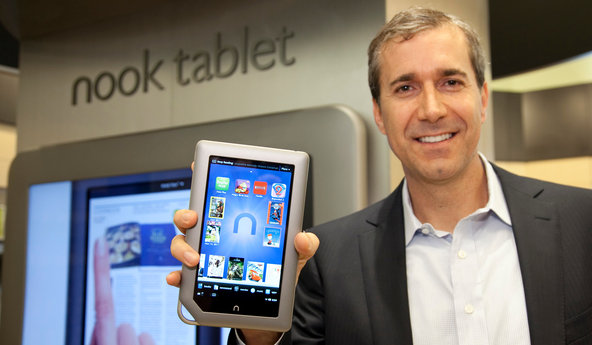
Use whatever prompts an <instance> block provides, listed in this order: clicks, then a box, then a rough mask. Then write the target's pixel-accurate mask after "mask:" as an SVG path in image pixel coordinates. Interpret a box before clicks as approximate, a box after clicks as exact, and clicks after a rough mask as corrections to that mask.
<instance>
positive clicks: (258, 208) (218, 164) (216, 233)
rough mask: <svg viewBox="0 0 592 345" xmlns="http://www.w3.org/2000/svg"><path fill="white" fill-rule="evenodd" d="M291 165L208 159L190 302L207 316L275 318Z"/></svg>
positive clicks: (220, 158) (278, 297)
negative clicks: (196, 260) (233, 315)
mask: <svg viewBox="0 0 592 345" xmlns="http://www.w3.org/2000/svg"><path fill="white" fill-rule="evenodd" d="M293 174H294V165H290V164H280V163H273V162H263V161H255V160H244V159H235V158H229V157H219V156H210V157H209V167H208V178H207V188H206V193H205V200H204V210H203V217H202V218H203V219H202V223H201V227H202V228H201V234H202V235H201V239H200V248H199V253H200V264H199V267H198V274H197V282H196V285H195V293H194V299H195V301H196V303H197V304H198V305H199V306H200V307H201V308H202V309H203V310H204V311H209V312H220V313H235V314H241V315H256V316H269V317H274V316H277V315H278V308H279V300H280V287H281V281H282V279H281V276H282V265H283V258H284V255H285V248H286V243H285V236H286V229H287V224H288V221H289V219H288V214H289V208H290V196H291V190H292V181H293Z"/></svg>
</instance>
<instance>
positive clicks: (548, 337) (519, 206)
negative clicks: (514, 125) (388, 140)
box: [495, 167, 565, 345]
mask: <svg viewBox="0 0 592 345" xmlns="http://www.w3.org/2000/svg"><path fill="white" fill-rule="evenodd" d="M495 169H496V172H497V174H498V176H499V178H500V181H501V183H502V188H503V191H504V195H505V198H506V203H507V204H508V209H509V210H510V217H511V219H512V227H513V229H514V236H515V238H516V247H517V249H518V258H519V260H520V270H521V272H522V281H523V284H524V294H525V297H526V309H527V312H528V324H529V330H530V339H531V344H532V345H544V344H548V345H556V344H563V343H564V341H565V332H564V327H563V325H564V317H563V315H564V310H563V300H564V290H563V281H564V280H563V266H562V263H563V260H562V251H561V233H560V231H559V229H560V227H559V219H558V218H559V217H558V215H557V210H556V208H555V206H554V205H553V204H552V203H548V202H544V201H541V200H539V199H537V198H538V197H539V196H540V195H542V193H543V192H544V191H543V189H542V188H541V187H540V185H537V183H536V182H534V181H531V180H525V179H521V178H519V177H517V176H515V175H512V174H510V173H508V172H506V171H504V170H501V169H499V168H497V167H495Z"/></svg>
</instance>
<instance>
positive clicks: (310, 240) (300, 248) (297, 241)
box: [294, 232, 320, 276]
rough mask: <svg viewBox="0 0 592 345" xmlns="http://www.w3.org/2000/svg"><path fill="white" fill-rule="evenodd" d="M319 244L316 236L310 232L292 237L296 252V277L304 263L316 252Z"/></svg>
mask: <svg viewBox="0 0 592 345" xmlns="http://www.w3.org/2000/svg"><path fill="white" fill-rule="evenodd" d="M319 243H320V241H319V238H318V237H317V235H315V234H313V233H311V232H301V233H298V234H296V237H294V247H295V248H296V251H297V252H298V271H297V272H298V276H299V275H300V271H301V270H302V268H303V267H304V265H306V262H307V261H308V260H309V259H310V258H312V257H313V255H314V254H315V253H316V252H317V249H318V248H319Z"/></svg>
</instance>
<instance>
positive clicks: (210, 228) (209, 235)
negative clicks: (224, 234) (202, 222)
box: [205, 220, 222, 244]
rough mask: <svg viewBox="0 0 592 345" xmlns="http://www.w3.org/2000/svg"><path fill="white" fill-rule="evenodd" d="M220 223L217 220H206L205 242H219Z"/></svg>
mask: <svg viewBox="0 0 592 345" xmlns="http://www.w3.org/2000/svg"><path fill="white" fill-rule="evenodd" d="M221 226H222V223H221V222H219V221H217V220H208V222H207V224H206V238H205V240H206V243H211V244H218V243H220V227H221Z"/></svg>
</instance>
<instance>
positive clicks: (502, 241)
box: [167, 8, 592, 345]
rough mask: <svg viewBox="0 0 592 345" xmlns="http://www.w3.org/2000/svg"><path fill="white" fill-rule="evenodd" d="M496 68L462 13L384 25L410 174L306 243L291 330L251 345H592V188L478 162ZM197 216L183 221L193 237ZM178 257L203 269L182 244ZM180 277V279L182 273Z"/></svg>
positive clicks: (378, 61) (390, 106)
mask: <svg viewBox="0 0 592 345" xmlns="http://www.w3.org/2000/svg"><path fill="white" fill-rule="evenodd" d="M484 69H485V68H484V59H483V53H482V49H481V47H480V46H479V41H478V38H477V36H476V34H475V33H474V31H473V30H472V29H471V28H470V27H469V26H468V25H467V24H465V23H464V22H462V21H460V20H458V19H457V18H455V17H453V16H450V15H446V14H444V13H442V12H439V11H434V10H430V9H422V8H413V9H410V10H407V11H403V12H401V13H399V14H397V15H396V16H395V17H394V18H393V19H392V20H391V21H390V22H389V23H387V24H386V25H385V27H384V28H383V29H382V31H381V32H380V33H379V34H378V35H377V37H376V38H375V39H374V40H373V41H372V43H371V45H370V48H369V82H370V88H371V91H372V96H373V111H374V119H375V121H376V124H377V126H378V129H379V130H380V131H381V132H382V133H383V134H385V135H386V137H387V139H388V143H389V145H390V147H391V149H392V150H393V152H394V153H395V154H396V155H397V157H398V158H399V159H400V160H401V162H402V165H403V170H404V172H405V179H404V181H403V182H402V183H401V185H399V187H398V188H397V189H396V190H395V191H394V192H393V193H392V194H391V195H390V196H388V197H387V198H386V199H384V200H383V201H381V202H379V203H377V204H375V205H372V206H370V207H368V208H367V209H365V210H362V211H360V212H357V213H355V214H353V215H350V216H347V217H344V218H342V219H338V220H335V221H333V222H330V223H327V224H324V225H321V226H318V227H315V228H313V229H311V232H308V233H303V234H300V235H299V236H298V237H297V238H296V241H295V246H296V249H297V251H298V252H299V253H300V256H301V262H300V266H299V268H300V269H302V266H303V265H304V263H306V261H307V260H308V259H310V260H309V262H308V263H307V264H306V266H305V267H304V268H303V269H302V271H301V274H300V277H299V282H298V287H297V296H296V303H295V310H294V322H293V327H292V330H291V331H290V332H289V333H286V334H284V335H279V334H273V333H267V332H258V331H249V330H243V331H238V333H239V334H240V337H241V338H242V340H243V341H245V342H246V343H247V344H265V343H269V344H273V343H274V342H276V341H278V339H280V340H279V341H280V343H290V342H293V343H299V344H321V343H322V344H325V343H326V344H411V343H414V344H438V345H440V344H470V345H476V344H512V345H514V344H549V345H557V344H576V343H577V344H592V216H590V215H588V214H589V213H590V210H592V192H591V191H588V190H582V189H576V188H570V187H565V186H558V185H554V184H550V183H546V182H541V181H536V180H532V179H526V178H521V177H518V176H515V175H512V174H510V173H508V172H506V171H503V170H502V169H499V168H497V167H495V166H493V165H492V164H490V163H489V162H487V160H486V159H485V158H484V157H482V156H480V155H479V154H478V152H477V143H478V141H479V136H480V130H481V125H482V124H483V122H484V121H485V117H486V115H485V114H486V112H485V110H486V106H487V102H488V97H489V96H488V89H487V83H486V82H485V80H484V72H483V71H484ZM196 220H197V219H196V216H195V213H192V212H188V211H182V212H179V213H177V214H176V215H175V223H176V224H177V226H178V227H179V228H180V229H186V228H188V227H191V226H192V225H193V224H195V222H196ZM315 235H316V236H315ZM319 241H320V245H319ZM317 246H318V251H317V252H316V254H315V249H316V248H317ZM171 251H172V253H173V255H174V256H175V257H177V258H178V259H180V260H181V261H183V262H184V263H186V264H189V265H196V264H197V262H198V255H197V253H196V252H195V251H193V250H192V249H190V248H189V247H188V245H187V243H185V241H184V238H183V237H182V236H181V237H177V238H176V239H175V240H174V241H173V243H172V245H171ZM313 254H314V256H312V255H313ZM167 281H168V282H169V284H172V285H178V283H179V281H180V275H179V273H178V272H173V273H171V274H170V275H169V276H168V277H167ZM233 335H234V333H233ZM280 337H281V338H280ZM230 341H231V342H234V341H235V339H234V338H233V336H231V340H230Z"/></svg>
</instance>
